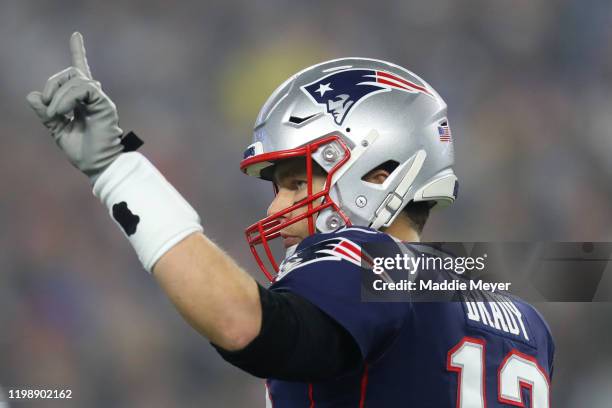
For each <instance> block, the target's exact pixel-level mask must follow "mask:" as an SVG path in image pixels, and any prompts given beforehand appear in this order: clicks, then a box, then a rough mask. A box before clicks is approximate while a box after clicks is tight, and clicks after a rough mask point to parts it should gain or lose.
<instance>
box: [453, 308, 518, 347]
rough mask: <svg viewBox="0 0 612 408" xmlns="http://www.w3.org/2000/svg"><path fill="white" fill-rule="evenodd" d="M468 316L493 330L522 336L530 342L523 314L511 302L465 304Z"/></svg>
mask: <svg viewBox="0 0 612 408" xmlns="http://www.w3.org/2000/svg"><path fill="white" fill-rule="evenodd" d="M464 304H465V311H466V316H467V318H468V319H470V320H472V321H474V322H480V323H482V324H484V325H485V326H489V327H491V328H493V329H496V330H499V331H503V332H505V333H511V334H514V335H517V336H518V335H521V336H523V337H524V338H525V340H527V341H529V335H528V334H527V329H526V328H525V323H524V322H523V314H522V313H521V311H520V310H519V309H518V307H516V305H515V304H514V303H512V302H511V301H508V302H467V301H466V302H464Z"/></svg>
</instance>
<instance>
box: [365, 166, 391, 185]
mask: <svg viewBox="0 0 612 408" xmlns="http://www.w3.org/2000/svg"><path fill="white" fill-rule="evenodd" d="M387 177H389V172H388V171H387V170H385V169H374V170H372V171H371V172H369V173H368V174H366V175H365V176H363V178H362V180H363V181H367V182H368V183H374V184H382V183H383V182H384V181H385V180H386V179H387Z"/></svg>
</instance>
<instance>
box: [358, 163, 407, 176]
mask: <svg viewBox="0 0 612 408" xmlns="http://www.w3.org/2000/svg"><path fill="white" fill-rule="evenodd" d="M398 166H399V162H397V161H395V160H387V161H386V162H384V163H381V164H379V165H378V166H376V167H374V168H373V169H372V170H370V171H368V172H367V173H366V174H364V175H363V177H361V179H362V180H363V181H368V180H367V179H368V177H369V176H370V175H371V174H372V173H374V172H375V171H377V170H385V171H386V172H387V173H389V175H391V173H393V171H395V169H397V167H398Z"/></svg>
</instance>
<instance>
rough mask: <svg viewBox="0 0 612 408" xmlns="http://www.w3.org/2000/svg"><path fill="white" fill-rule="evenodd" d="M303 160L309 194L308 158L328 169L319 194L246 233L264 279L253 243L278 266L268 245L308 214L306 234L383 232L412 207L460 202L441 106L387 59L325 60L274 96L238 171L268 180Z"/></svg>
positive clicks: (413, 77)
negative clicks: (374, 173)
mask: <svg viewBox="0 0 612 408" xmlns="http://www.w3.org/2000/svg"><path fill="white" fill-rule="evenodd" d="M299 156H302V157H305V158H306V163H307V170H308V185H309V190H308V191H309V192H312V188H311V186H312V171H311V170H312V169H311V165H309V163H312V162H311V160H314V161H315V162H316V163H317V164H318V165H319V166H321V167H322V168H323V169H324V170H325V171H326V172H327V182H326V184H325V188H324V190H323V191H320V192H317V193H315V194H312V195H310V197H309V198H308V200H306V201H305V202H300V203H299V204H296V205H294V206H292V207H289V208H287V209H285V210H283V211H281V212H278V213H276V214H272V215H270V216H269V217H266V218H264V219H262V220H261V221H259V222H257V223H255V224H253V225H252V226H250V227H249V228H248V229H247V230H246V235H247V240H248V242H249V245H250V246H251V251H252V252H253V255H255V258H256V260H257V262H258V263H259V265H260V267H261V268H262V270H263V271H264V273H265V274H266V276H268V278H270V279H274V276H273V274H271V273H270V272H268V271H267V269H266V267H265V266H264V263H263V262H262V260H261V257H260V256H259V255H258V253H257V250H256V248H255V246H256V245H258V244H262V245H263V247H264V249H265V252H266V255H267V257H268V259H269V260H270V262H271V264H272V266H273V267H274V269H276V270H278V265H277V263H276V262H275V260H274V258H273V256H272V253H271V251H270V248H269V246H268V241H269V240H270V239H273V238H276V237H278V236H279V235H280V230H281V229H283V228H285V227H286V226H287V225H289V224H291V223H294V222H298V221H300V220H302V219H304V218H308V221H309V228H310V233H311V234H312V233H315V230H316V231H317V232H331V231H334V230H336V229H338V228H340V227H342V226H344V225H358V226H366V227H371V228H374V229H380V228H383V227H388V226H389V225H390V224H391V223H392V222H393V220H394V219H395V218H396V217H397V216H398V214H399V213H400V212H401V211H402V209H403V208H404V207H405V206H406V205H407V204H408V203H409V202H411V201H415V202H416V201H429V202H432V203H433V204H435V206H436V207H440V206H446V205H448V204H450V203H452V202H453V201H454V200H455V198H456V196H457V177H456V176H455V174H454V172H453V169H452V166H453V161H454V159H453V156H454V154H453V140H452V137H451V133H450V128H449V125H448V119H447V117H446V103H445V102H444V101H443V100H442V98H441V97H440V95H438V93H437V92H436V91H435V90H434V89H433V88H431V86H429V84H427V83H426V82H425V81H423V80H422V79H421V78H419V77H418V76H416V75H415V74H413V73H412V72H410V71H408V70H406V69H404V68H402V67H400V66H398V65H395V64H391V63H389V62H385V61H380V60H374V59H368V58H342V59H336V60H331V61H327V62H323V63H321V64H318V65H314V66H312V67H309V68H306V69H305V70H303V71H301V72H299V73H297V74H296V75H294V76H292V77H291V78H289V79H288V80H287V81H285V82H284V83H283V84H282V85H281V86H280V87H278V88H277V89H276V90H275V91H274V93H273V94H272V95H271V96H270V98H269V99H268V100H267V102H266V103H265V104H264V106H263V108H262V109H261V112H260V113H259V115H258V117H257V121H256V123H255V129H254V139H253V143H252V144H251V145H250V146H248V148H247V149H246V151H245V153H244V160H243V161H242V162H241V165H240V167H241V169H242V170H243V171H244V172H245V173H246V174H248V175H252V176H256V177H260V178H264V179H270V174H271V171H270V170H271V169H272V168H273V166H274V163H275V162H276V161H278V160H282V159H286V158H292V157H299ZM389 163H390V164H391V168H394V169H393V171H392V172H391V174H390V175H389V177H388V178H387V179H386V180H385V181H384V182H383V183H382V184H375V183H370V182H367V181H364V180H363V177H364V176H365V175H366V174H367V173H369V172H370V171H371V170H373V169H375V168H377V167H379V166H381V165H383V164H389ZM305 205H307V206H308V210H307V211H306V212H305V213H303V214H301V215H300V216H298V217H295V218H293V219H290V220H287V221H283V222H282V223H281V221H280V220H281V219H282V217H283V215H285V214H287V213H289V212H291V211H293V210H294V209H295V208H297V207H300V206H305ZM315 214H318V215H317V217H316V223H315V222H314V221H313V215H315Z"/></svg>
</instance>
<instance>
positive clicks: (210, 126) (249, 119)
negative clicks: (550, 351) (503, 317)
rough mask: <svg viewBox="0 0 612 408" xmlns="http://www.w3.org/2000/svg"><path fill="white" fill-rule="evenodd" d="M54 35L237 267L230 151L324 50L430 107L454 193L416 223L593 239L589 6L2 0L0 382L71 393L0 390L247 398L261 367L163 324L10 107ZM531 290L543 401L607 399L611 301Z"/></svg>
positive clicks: (604, 137) (226, 402)
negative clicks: (82, 54) (539, 322)
mask: <svg viewBox="0 0 612 408" xmlns="http://www.w3.org/2000/svg"><path fill="white" fill-rule="evenodd" d="M75 30H79V31H81V32H82V33H83V35H84V37H85V43H86V46H87V50H88V59H89V62H90V65H91V67H92V71H93V75H94V77H95V78H96V79H98V80H99V81H101V82H102V84H103V87H104V89H105V91H106V93H107V94H108V95H110V96H111V98H112V99H113V100H114V101H115V103H116V104H117V106H118V108H119V112H120V117H121V123H120V124H121V125H122V127H123V128H124V129H134V130H135V131H136V132H137V133H138V134H139V135H140V136H141V137H142V138H143V139H145V140H146V144H145V146H144V147H143V149H142V151H143V152H144V153H145V154H146V155H147V156H148V157H149V158H150V159H151V160H152V161H153V162H154V163H155V164H156V165H157V167H158V168H159V169H160V170H161V171H162V172H163V173H164V174H165V175H166V177H167V178H168V179H169V180H170V181H171V182H172V183H173V184H174V185H175V186H176V187H177V189H178V190H179V191H181V192H182V193H183V195H184V196H185V197H186V198H187V199H188V201H189V202H190V203H191V204H192V205H193V207H194V208H196V209H197V210H198V211H199V213H200V214H201V216H202V219H203V225H204V228H205V231H206V232H207V233H208V234H209V236H211V237H213V238H214V239H215V241H216V242H217V243H218V244H219V245H221V246H222V247H223V248H225V249H226V250H227V251H228V252H229V253H230V254H231V255H232V256H234V257H235V258H236V259H237V260H238V261H239V263H240V264H241V265H243V266H244V267H245V268H247V269H248V270H250V271H252V273H253V274H254V276H257V277H258V278H259V277H260V274H259V272H258V270H257V268H256V265H255V262H254V261H253V260H252V259H251V256H250V253H249V251H248V247H247V245H246V243H245V242H244V240H243V229H244V227H246V226H247V225H250V224H251V223H252V222H254V221H256V220H258V219H259V218H261V217H262V215H263V214H264V213H265V210H266V208H267V205H268V203H269V201H270V199H271V198H272V189H271V187H270V186H269V185H267V183H266V182H263V181H259V180H255V179H251V178H248V177H246V176H244V175H243V174H242V173H241V172H240V170H239V168H238V163H239V161H240V159H241V156H242V152H243V150H244V148H245V147H246V145H247V144H249V143H250V142H249V140H250V137H251V127H252V124H253V121H254V119H255V116H256V114H257V111H258V109H259V107H260V105H261V104H262V103H263V102H264V101H265V99H266V98H267V97H268V95H269V94H270V92H271V91H272V90H273V89H274V88H275V87H276V86H278V85H279V84H280V83H281V82H283V81H284V80H285V79H286V78H287V77H288V76H289V75H290V74H292V73H294V72H296V71H297V70H299V69H302V68H304V67H306V66H308V65H312V64H314V63H317V62H320V61H322V60H325V59H330V58H336V57H344V56H367V57H372V58H381V59H386V60H389V61H392V62H395V63H398V64H400V65H403V66H406V67H407V68H408V69H410V70H412V71H414V72H415V73H417V74H418V75H421V76H422V77H423V78H424V79H425V80H426V81H428V82H429V83H430V84H431V85H432V86H433V87H434V88H435V89H436V90H437V91H438V92H439V93H440V94H441V95H442V96H443V98H445V100H446V101H447V103H448V105H449V118H450V124H451V127H452V129H453V135H454V139H455V142H456V146H455V148H456V158H457V165H456V173H457V174H458V176H459V178H460V181H461V190H460V196H459V200H458V202H457V203H456V205H454V206H453V207H451V208H449V209H447V210H444V211H440V212H435V213H433V214H432V217H431V219H430V222H429V224H428V225H427V227H426V229H425V236H424V239H425V240H432V241H435V240H446V241H452V240H457V241H487V240H501V241H512V240H517V241H528V240H532V241H537V240H544V241H612V183H611V180H612V160H610V154H611V153H612V132H611V130H610V129H611V127H612V3H610V2H609V1H606V0H599V1H597V0H593V1H578V0H575V1H569V0H546V1H544V0H514V1H507V2H490V1H485V0H480V1H467V2H457V1H453V0H430V1H427V2H422V1H419V2H417V1H407V0H404V1H399V0H398V1H393V2H386V1H377V2H372V1H364V0H352V1H350V2H348V1H338V2H329V1H321V0H313V1H308V2H300V1H297V0H258V1H247V0H231V1H217V0H209V1H204V2H198V1H193V0H192V1H187V2H180V3H177V2H171V1H168V0H148V1H144V0H124V1H121V2H116V3H115V2H113V1H106V2H99V1H93V0H81V1H53V2H38V1H32V0H25V1H24V0H21V1H17V0H2V1H1V2H0V72H1V73H2V75H0V106H1V108H2V109H0V134H1V139H0V146H1V148H0V166H1V168H2V172H1V176H0V191H2V198H1V200H0V209H1V211H0V226H1V232H0V268H1V273H0V388H4V390H5V392H6V390H7V389H9V388H36V387H42V388H59V389H61V388H70V389H72V390H73V399H72V400H71V401H56V402H49V401H44V402H28V403H24V402H22V403H17V404H15V403H11V406H13V405H15V406H47V405H50V406H70V407H93V408H96V407H246V406H258V407H261V406H263V400H264V385H263V381H262V380H259V379H256V378H252V377H250V376H249V375H247V374H243V373H242V372H240V371H239V370H238V369H235V368H233V367H231V366H229V365H227V364H226V363H225V362H223V361H222V360H221V358H220V357H219V356H218V355H217V354H216V353H215V352H214V351H213V349H212V347H211V346H210V345H209V344H208V343H207V342H206V341H205V340H203V339H202V338H201V337H200V336H198V335H197V334H196V333H195V332H194V331H193V330H192V329H191V328H190V327H189V326H188V325H187V324H186V323H184V322H183V321H182V319H181V318H180V317H179V316H178V314H177V313H176V312H175V310H174V309H173V307H172V306H171V304H170V303H169V301H168V300H166V298H165V296H164V295H163V293H162V292H161V291H160V290H159V289H158V287H157V286H156V285H155V283H154V281H153V280H152V279H151V278H150V277H149V276H148V275H147V274H146V272H145V271H144V270H143V269H142V268H141V266H140V264H139V263H138V261H137V259H136V256H135V255H134V253H133V251H132V249H131V247H130V246H129V244H128V243H127V241H126V240H125V239H124V238H123V237H122V235H121V233H120V231H119V229H118V228H116V227H115V225H114V224H113V223H112V222H110V221H109V218H108V215H107V214H106V210H105V209H104V208H103V207H102V205H100V204H99V203H98V201H97V200H96V199H95V198H94V197H93V196H92V194H91V191H90V188H89V186H88V183H87V180H86V178H85V177H84V176H83V175H81V174H80V173H79V172H78V171H76V170H75V169H73V168H71V166H70V164H68V162H67V161H66V160H65V159H64V157H63V155H62V154H61V152H60V151H59V150H58V149H57V147H56V146H55V145H54V143H52V140H51V139H50V137H49V136H48V135H47V132H46V130H45V129H44V128H43V127H42V125H41V124H40V123H39V122H38V119H37V118H36V117H35V115H34V114H33V112H31V111H30V110H29V108H28V107H27V105H26V103H25V99H24V98H25V95H26V94H27V93H28V92H29V91H31V90H42V87H43V85H44V83H45V81H46V79H47V78H48V77H49V76H50V75H52V74H54V73H55V72H57V71H59V70H61V69H63V68H65V67H67V66H69V65H70V63H71V62H70V53H69V47H68V39H69V36H70V34H71V33H72V32H73V31H75ZM577 272H578V273H579V271H577ZM536 306H537V307H538V309H539V310H540V311H541V312H542V313H543V314H544V316H545V317H546V319H547V320H548V322H549V324H550V326H551V328H552V332H553V334H554V336H555V339H556V343H557V354H556V368H555V374H554V378H553V392H552V394H553V395H552V399H553V405H554V406H555V407H595V408H599V407H610V406H612V405H611V404H612V402H610V401H612V387H611V385H612V351H611V349H610V347H609V345H610V343H611V342H612V319H611V317H612V304H610V303H546V304H545V303H541V304H538V305H536ZM1 394H2V392H1V391H0V395H1ZM0 406H2V401H1V398H0Z"/></svg>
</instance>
